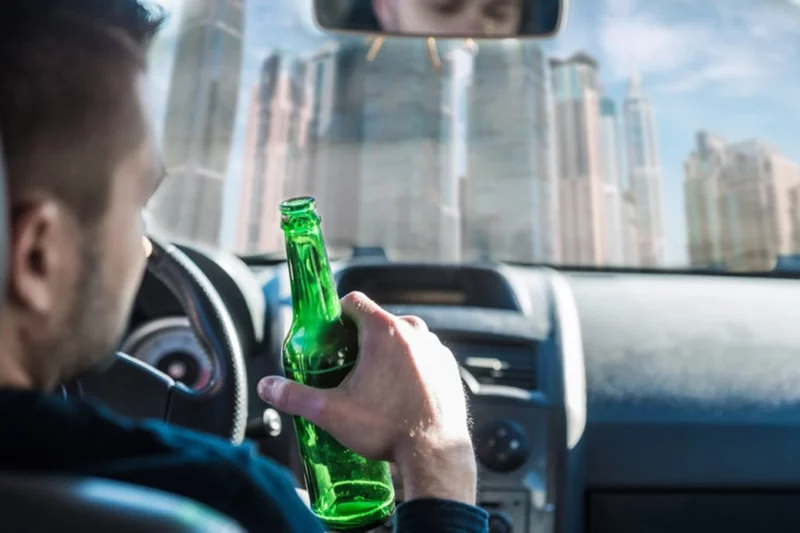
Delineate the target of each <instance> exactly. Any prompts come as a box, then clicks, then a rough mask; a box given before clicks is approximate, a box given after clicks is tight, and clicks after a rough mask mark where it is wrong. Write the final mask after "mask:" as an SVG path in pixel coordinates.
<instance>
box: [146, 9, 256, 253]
mask: <svg viewBox="0 0 800 533" xmlns="http://www.w3.org/2000/svg"><path fill="white" fill-rule="evenodd" d="M243 11H244V2H243V0H194V1H192V2H187V3H186V7H185V8H184V14H183V20H182V21H181V29H180V34H179V38H178V45H177V53H176V57H175V63H174V68H173V72H172V83H171V85H170V95H169V99H168V104H167V112H166V123H165V128H164V138H163V146H164V159H165V164H166V166H167V171H168V172H169V174H170V178H169V179H168V180H165V182H164V184H163V186H162V189H161V190H159V192H158V194H157V195H156V197H155V198H154V199H153V203H154V205H153V210H154V211H155V213H154V219H155V220H157V221H158V223H159V224H160V227H159V228H158V231H159V233H160V234H162V235H166V236H167V237H168V238H172V239H177V240H188V241H193V242H199V243H204V244H209V245H216V244H217V243H218V242H219V237H220V226H221V219H222V209H223V184H224V179H225V174H226V172H227V170H228V158H229V154H230V149H231V139H232V136H233V128H234V121H235V115H236V106H237V99H238V93H239V77H240V75H241V64H242V27H243V17H244V13H243Z"/></svg>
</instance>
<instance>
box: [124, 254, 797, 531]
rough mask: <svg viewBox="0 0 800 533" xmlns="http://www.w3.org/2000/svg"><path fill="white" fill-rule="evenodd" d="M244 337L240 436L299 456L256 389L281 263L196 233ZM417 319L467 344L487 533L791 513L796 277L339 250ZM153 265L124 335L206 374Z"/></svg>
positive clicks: (350, 280)
mask: <svg viewBox="0 0 800 533" xmlns="http://www.w3.org/2000/svg"><path fill="white" fill-rule="evenodd" d="M184 251H186V253H187V254H188V255H190V257H191V258H192V259H193V260H194V261H195V262H196V263H197V264H198V266H200V267H201V269H203V270H204V272H205V273H206V274H207V275H208V276H209V278H210V279H211V280H212V282H214V284H215V286H216V287H217V288H218V290H219V291H220V293H221V296H222V298H223V300H224V302H225V304H226V306H228V307H229V309H231V312H232V314H233V315H234V319H235V322H236V327H237V330H238V331H239V334H240V337H241V339H242V343H243V346H244V348H245V354H246V357H247V367H248V380H249V385H250V390H251V391H253V393H252V395H251V397H250V402H249V406H250V419H251V422H250V423H249V424H248V437H250V438H252V439H254V440H257V441H258V443H259V445H260V450H261V452H262V453H263V454H265V455H267V456H270V457H272V458H274V459H276V460H277V461H279V462H281V463H283V464H285V465H287V466H289V467H290V468H293V469H294V470H295V472H296V473H298V474H299V472H300V469H299V465H298V464H297V460H296V457H297V454H296V449H295V447H294V436H293V435H292V433H291V431H292V429H291V423H290V420H289V419H288V418H284V417H283V416H282V415H280V414H278V413H276V412H274V411H273V410H271V409H269V408H268V407H267V406H266V405H265V404H263V403H262V402H261V401H260V400H259V399H258V398H257V397H256V396H255V383H256V382H257V381H258V379H259V378H260V377H262V376H264V375H267V374H273V373H279V372H281V369H280V347H281V342H282V340H283V337H284V335H285V333H286V331H287V329H288V327H289V325H290V320H291V297H290V294H289V284H288V273H287V271H286V267H285V265H283V264H277V265H270V266H261V267H257V266H254V267H251V268H248V267H246V266H244V264H243V263H241V261H239V260H238V259H236V258H235V257H233V256H230V255H227V254H223V253H220V252H213V253H211V252H208V251H202V250H198V249H194V248H189V247H185V248H184ZM333 267H334V273H335V277H336V280H337V284H338V288H339V291H340V293H341V294H345V293H347V292H350V291H352V290H359V291H362V292H364V293H366V294H368V295H370V296H371V297H372V298H374V299H375V300H376V301H378V302H379V303H381V304H382V305H384V306H385V307H387V308H388V309H390V310H391V311H393V312H396V313H398V314H415V315H418V316H420V317H421V318H423V319H424V320H425V321H426V323H427V324H428V326H429V328H430V329H431V330H432V331H434V332H435V333H437V334H438V335H439V336H440V338H441V339H442V340H443V342H444V343H445V344H446V345H447V346H449V347H450V349H451V350H452V351H453V353H454V355H455V356H456V358H457V359H458V361H459V363H460V365H461V369H462V378H463V381H464V383H465V386H466V387H465V388H466V389H467V391H468V395H469V404H470V409H471V415H472V417H473V422H474V423H473V428H474V429H473V438H474V443H475V451H476V456H477V458H478V463H479V476H480V477H479V479H480V485H479V502H478V503H479V505H481V506H482V507H484V508H485V509H486V510H487V511H489V512H490V513H491V531H492V533H506V532H525V533H527V532H531V533H533V532H536V533H539V532H550V531H552V532H559V533H561V532H563V533H573V532H574V533H577V532H584V531H586V532H591V533H606V532H615V533H628V532H642V531H648V532H651V531H653V532H680V533H693V532H704V533H705V532H709V531H727V532H738V531H742V532H744V531H747V532H752V531H754V530H758V531H762V530H763V531H771V532H775V531H795V530H796V529H797V527H796V524H798V523H800V506H797V505H795V504H796V503H797V502H798V501H800V327H798V326H797V325H796V324H797V318H796V316H795V315H796V313H795V309H796V307H797V305H798V302H800V283H798V282H797V281H796V280H791V279H779V278H757V277H737V276H723V275H689V274H675V273H659V274H656V273H636V272H596V271H595V272H591V271H555V270H552V269H549V268H544V267H525V266H509V265H498V264H478V263H473V264H467V265H431V264H397V263H392V262H388V261H386V260H380V259H368V258H357V259H354V260H352V261H344V262H337V263H334V265H333ZM167 294H168V293H167V291H166V289H165V288H164V287H159V286H158V285H157V283H156V282H155V281H154V280H148V279H146V280H145V282H144V284H143V286H142V290H141V291H140V297H139V299H138V301H137V305H136V309H135V310H134V313H133V317H132V320H131V325H130V330H129V334H128V336H127V337H126V339H125V341H124V342H123V348H124V350H125V351H127V352H128V353H130V354H131V355H134V356H135V357H137V358H139V359H141V360H143V361H145V362H147V363H148V364H151V365H152V366H155V367H157V368H160V369H162V370H163V371H165V372H166V373H167V374H169V375H171V376H172V377H173V378H175V379H176V380H178V381H183V382H184V383H185V384H186V385H187V386H190V387H192V388H196V389H198V390H201V389H202V388H203V387H205V386H207V385H208V383H209V381H210V380H213V379H214V376H213V367H214V365H213V364H210V362H209V361H208V359H207V356H206V355H205V354H204V353H203V350H202V349H201V348H199V346H198V345H197V344H196V340H193V336H192V334H191V330H190V329H189V328H188V324H187V322H186V319H185V317H183V316H182V315H181V310H180V309H179V308H176V307H175V304H176V302H171V301H170V298H169V297H168V296H165V295H167Z"/></svg>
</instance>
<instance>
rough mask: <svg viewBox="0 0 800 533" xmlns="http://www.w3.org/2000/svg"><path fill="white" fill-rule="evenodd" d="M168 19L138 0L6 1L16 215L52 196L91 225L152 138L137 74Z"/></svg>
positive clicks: (6, 109)
mask: <svg viewBox="0 0 800 533" xmlns="http://www.w3.org/2000/svg"><path fill="white" fill-rule="evenodd" d="M162 20H163V17H162V15H161V11H160V10H159V11H154V10H152V9H148V8H146V7H145V6H144V5H143V4H142V3H140V2H139V1H138V0H0V135H1V136H2V143H3V149H4V152H5V159H6V165H7V176H8V193H9V201H10V203H11V209H12V214H13V212H14V209H15V208H16V207H19V202H20V201H22V200H23V199H25V198H26V197H28V196H30V195H35V194H37V193H45V194H49V195H53V196H55V197H56V198H58V199H59V200H60V201H62V202H64V203H65V204H66V205H67V206H68V207H69V208H71V209H73V210H74V211H75V215H76V217H77V218H78V219H79V220H80V221H81V222H83V223H92V222H94V221H96V220H98V219H100V218H101V217H102V216H103V215H104V213H105V212H106V209H107V207H108V200H109V190H110V184H111V175H112V171H113V169H114V168H115V167H116V166H117V164H118V163H119V161H120V160H121V158H122V157H124V156H125V154H126V153H127V152H128V151H129V150H130V148H131V144H132V143H136V142H139V141H141V139H143V138H144V124H143V121H142V113H143V111H144V110H142V109H140V108H139V104H138V102H139V100H138V98H137V94H136V92H137V83H136V80H137V77H138V75H139V73H140V72H141V70H142V69H144V68H145V57H146V53H147V49H148V47H149V43H150V41H151V40H152V38H153V37H154V36H155V34H156V32H157V30H158V28H159V26H160V25H161V21H162Z"/></svg>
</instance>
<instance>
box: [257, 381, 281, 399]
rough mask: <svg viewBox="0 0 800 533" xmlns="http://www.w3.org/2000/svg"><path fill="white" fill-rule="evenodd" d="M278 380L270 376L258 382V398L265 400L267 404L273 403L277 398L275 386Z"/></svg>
mask: <svg viewBox="0 0 800 533" xmlns="http://www.w3.org/2000/svg"><path fill="white" fill-rule="evenodd" d="M277 380H278V378H276V377H275V376H268V377H265V378H264V379H262V380H261V381H259V382H258V387H257V391H258V397H259V398H261V399H262V400H264V401H265V402H268V403H272V399H273V398H274V397H275V394H274V392H275V385H276V382H277Z"/></svg>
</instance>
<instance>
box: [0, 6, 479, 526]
mask: <svg viewBox="0 0 800 533" xmlns="http://www.w3.org/2000/svg"><path fill="white" fill-rule="evenodd" d="M0 5H1V7H0V130H1V131H2V132H3V145H4V146H3V148H4V151H5V155H6V162H7V170H8V181H9V197H10V206H11V231H10V242H9V248H10V249H9V253H8V257H6V258H5V259H6V260H7V262H8V268H9V279H8V281H7V287H6V289H7V297H6V301H5V304H4V309H3V316H2V320H0V428H1V429H0V432H2V433H0V469H3V470H10V469H17V470H26V471H30V470H37V471H45V472H63V473H70V474H79V475H91V476H101V477H108V478H113V479H118V480H123V481H128V482H132V483H136V484H141V485H145V486H150V487H154V488H159V489H162V490H166V491H170V492H174V493H177V494H181V495H183V496H186V497H189V498H193V499H195V500H197V501H200V502H202V503H205V504H207V505H209V506H211V507H214V508H216V509H218V510H219V511H221V512H222V513H224V514H226V515H228V516H231V517H233V518H234V519H236V520H238V521H239V522H240V523H241V524H242V525H243V526H244V527H245V528H247V529H248V530H250V531H292V532H300V533H313V532H314V531H321V527H320V525H319V523H318V522H317V520H316V518H315V517H314V516H313V515H312V514H311V513H310V512H309V511H308V509H307V508H306V506H305V505H304V504H303V502H302V501H301V500H300V499H299V498H298V496H297V495H296V493H295V490H294V485H293V483H292V481H291V479H290V477H289V476H288V475H287V474H286V473H284V472H283V471H282V470H281V469H280V468H278V467H277V466H276V465H274V464H273V463H271V462H269V461H266V460H264V459H261V458H258V457H255V456H254V454H253V453H252V452H251V449H250V448H249V447H233V446H230V445H229V444H227V443H225V442H224V441H221V440H217V439H213V438H210V437H207V436H203V435H199V434H195V433H192V432H189V431H182V430H180V429H177V428H169V427H166V426H163V425H159V424H153V423H147V424H141V423H134V422H132V421H129V420H125V419H122V418H119V417H115V416H114V415H112V414H110V413H108V412H106V411H104V410H99V409H96V408H95V407H93V406H91V405H89V404H86V403H82V402H77V401H64V399H63V398H59V397H58V396H57V395H55V394H52V393H51V391H53V390H54V389H56V387H57V386H58V384H59V383H60V382H63V381H67V380H70V379H72V378H74V377H76V376H78V375H80V374H81V373H82V372H85V371H87V370H90V369H92V368H94V367H95V366H96V365H98V364H102V363H103V362H104V361H105V360H106V358H107V357H108V354H110V353H111V352H112V351H113V349H114V347H115V346H116V343H117V341H118V337H119V335H120V334H121V332H122V331H123V328H124V326H125V324H126V321H127V317H128V312H129V309H130V307H131V305H132V302H133V299H134V297H135V294H136V291H137V287H138V285H139V282H140V280H141V277H142V273H143V270H144V267H145V261H146V258H145V253H144V251H143V249H142V241H143V228H142V225H141V212H142V209H143V208H144V206H145V204H146V203H147V201H148V199H149V198H150V196H151V195H152V194H153V192H154V190H155V189H156V187H157V186H158V183H159V181H160V180H161V178H162V175H163V166H162V165H161V163H160V162H159V159H158V155H157V152H156V149H155V147H154V144H153V139H152V137H151V136H150V127H149V125H148V123H147V121H146V113H145V108H144V105H143V103H142V98H141V96H142V92H143V84H144V74H145V71H144V68H145V65H144V58H145V55H146V49H147V44H148V42H149V41H150V40H151V38H152V36H153V35H154V33H155V32H156V29H157V27H158V21H157V20H154V19H153V18H152V17H151V16H150V15H149V14H148V13H147V11H146V10H145V9H143V8H142V7H141V6H140V4H139V3H138V1H137V0H4V1H3V2H2V4H0ZM343 307H344V309H345V312H346V313H348V314H349V315H350V316H351V317H352V318H353V320H354V321H355V322H356V324H357V325H358V327H359V335H360V343H361V344H360V345H361V349H360V359H359V363H358V365H357V366H356V367H355V369H354V371H353V373H352V374H351V376H349V377H348V379H347V380H346V382H345V384H343V385H342V386H341V387H339V388H336V389H331V390H326V391H321V390H314V389H310V388H307V387H303V386H300V385H299V384H297V383H294V382H289V381H287V380H285V379H281V378H277V377H268V378H265V379H264V380H263V381H262V382H261V383H260V384H259V394H260V396H261V397H262V398H263V399H264V400H265V401H267V402H270V403H271V404H273V405H274V406H276V407H277V408H279V409H283V410H284V411H286V412H289V413H292V414H297V415H301V416H304V417H306V418H308V419H310V420H312V421H313V422H315V423H317V424H319V425H320V426H321V427H323V428H325V429H326V430H328V431H329V432H330V433H331V434H333V435H334V436H335V437H336V438H337V439H339V440H341V441H342V442H343V443H344V444H345V445H347V446H349V447H350V448H352V449H353V450H355V451H356V452H358V453H360V454H362V455H364V456H367V457H370V458H374V459H385V460H391V461H393V462H394V463H395V464H396V465H397V468H398V471H399V474H400V476H401V478H402V482H403V485H404V492H405V495H406V498H407V499H408V500H411V501H409V502H407V503H405V504H403V505H401V506H400V507H399V509H398V512H397V528H398V530H399V531H437V532H454V531H462V532H465V533H466V532H473V531H475V532H483V531H486V530H487V528H488V526H487V516H486V513H485V512H484V511H482V510H480V509H478V508H476V507H474V506H473V505H472V504H474V499H475V491H476V488H475V486H476V467H475V460H474V457H473V455H472V448H471V443H470V439H469V434H468V430H467V415H466V407H465V403H464V395H463V391H462V389H461V384H460V379H459V376H458V371H457V366H456V363H455V361H454V359H453V356H452V354H451V353H450V352H449V351H448V350H447V349H445V348H444V347H443V346H442V345H441V343H439V341H438V339H437V338H436V337H435V336H434V335H433V334H431V333H429V332H428V331H427V329H426V327H425V325H424V324H423V323H422V322H421V321H420V320H419V319H417V318H414V317H404V318H400V317H394V316H392V315H390V314H388V313H386V312H385V311H383V310H382V309H380V308H379V307H378V306H377V305H376V304H375V303H373V302H372V301H370V300H369V299H367V298H366V297H365V296H363V295H358V294H354V295H350V296H348V297H347V298H345V299H344V300H343Z"/></svg>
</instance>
